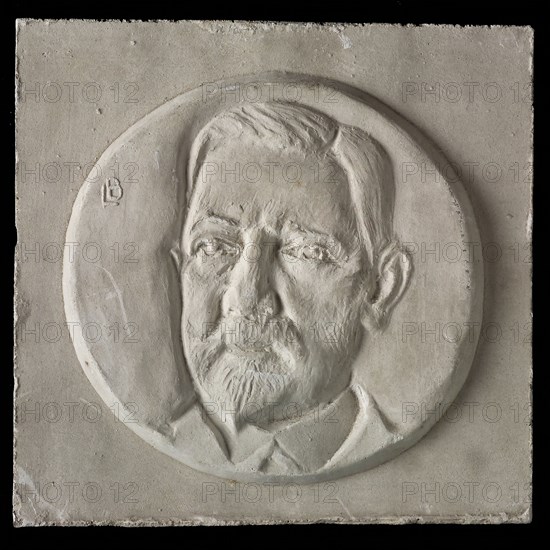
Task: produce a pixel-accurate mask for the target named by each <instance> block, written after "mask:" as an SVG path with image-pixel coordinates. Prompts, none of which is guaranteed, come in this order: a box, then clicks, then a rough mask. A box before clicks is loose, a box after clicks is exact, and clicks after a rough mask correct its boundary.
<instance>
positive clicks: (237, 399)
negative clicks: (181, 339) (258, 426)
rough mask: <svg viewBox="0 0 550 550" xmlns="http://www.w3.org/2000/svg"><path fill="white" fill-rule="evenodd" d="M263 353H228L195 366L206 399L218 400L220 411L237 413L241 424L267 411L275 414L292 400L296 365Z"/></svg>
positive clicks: (253, 419)
mask: <svg viewBox="0 0 550 550" xmlns="http://www.w3.org/2000/svg"><path fill="white" fill-rule="evenodd" d="M262 355H264V356H260V355H259V354H258V356H254V357H251V358H243V357H239V356H236V355H234V354H233V353H229V352H225V353H223V354H222V355H221V356H220V357H219V358H217V360H216V361H215V362H214V364H211V365H208V366H207V367H206V368H205V364H204V363H203V364H202V368H201V367H200V366H199V370H197V369H192V370H193V371H194V376H193V377H194V379H195V380H196V382H197V384H198V386H199V387H200V390H201V392H200V393H201V394H202V396H203V399H209V400H210V401H211V402H214V403H216V404H217V405H218V407H219V409H218V410H219V411H220V412H224V411H225V413H227V414H231V415H234V416H235V420H236V421H237V423H238V424H239V423H244V422H251V423H253V422H254V421H255V420H257V419H259V418H260V417H265V413H266V412H267V413H268V415H271V416H272V417H273V416H274V415H276V411H277V409H280V408H281V407H280V406H284V405H285V404H287V403H289V402H291V401H292V399H293V395H294V392H295V388H296V387H297V384H296V382H295V373H296V366H295V365H293V366H291V365H289V364H287V363H285V362H283V361H282V360H281V358H280V357H278V356H276V355H274V354H269V353H268V354H262ZM196 366H198V365H196ZM199 372H200V374H199Z"/></svg>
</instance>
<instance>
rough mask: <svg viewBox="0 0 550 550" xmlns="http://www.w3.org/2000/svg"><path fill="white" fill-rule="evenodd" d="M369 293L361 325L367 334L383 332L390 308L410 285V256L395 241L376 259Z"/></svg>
mask: <svg viewBox="0 0 550 550" xmlns="http://www.w3.org/2000/svg"><path fill="white" fill-rule="evenodd" d="M375 270H376V276H375V277H374V281H373V286H374V288H372V289H371V292H370V293H369V294H368V295H367V298H366V304H365V313H364V316H363V324H364V325H365V328H367V329H368V330H370V331H380V330H383V329H384V328H386V326H387V324H388V322H389V320H390V317H391V313H392V310H393V308H394V307H395V306H396V305H397V303H398V302H399V300H400V299H401V298H402V296H403V294H404V293H405V290H406V289H407V286H408V284H409V282H410V279H411V275H412V270H413V265H412V259H411V256H410V254H409V253H408V252H407V250H405V249H404V248H402V247H401V246H400V245H399V243H398V242H397V241H394V242H392V243H390V244H389V245H388V246H387V247H386V248H384V249H383V250H382V252H381V253H380V255H379V256H378V260H377V265H376V266H375Z"/></svg>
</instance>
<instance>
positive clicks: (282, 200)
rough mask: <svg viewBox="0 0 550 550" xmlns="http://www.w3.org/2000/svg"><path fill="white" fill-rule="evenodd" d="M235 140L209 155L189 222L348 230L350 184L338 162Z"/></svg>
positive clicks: (196, 185) (197, 180) (199, 177)
mask: <svg viewBox="0 0 550 550" xmlns="http://www.w3.org/2000/svg"><path fill="white" fill-rule="evenodd" d="M236 141H237V140H234V141H232V142H225V143H223V144H222V145H220V146H218V147H216V148H215V149H214V150H210V151H209V152H208V153H207V154H206V155H205V157H204V160H203V162H202V165H201V166H200V167H199V169H198V171H197V175H196V178H195V182H194V186H193V191H192V198H191V203H190V210H189V216H190V217H191V218H194V217H197V216H204V215H208V214H215V215H220V216H226V217H229V218H231V219H235V220H237V221H238V223H239V225H241V226H243V227H247V226H253V225H256V224H262V225H266V226H269V227H271V228H272V229H274V230H277V229H280V228H281V227H282V226H283V225H285V224H288V223H291V224H297V225H303V226H307V227H310V228H312V229H314V230H318V231H324V232H328V233H331V234H336V233H342V232H347V231H349V229H350V228H351V227H352V224H353V214H352V204H351V197H350V191H349V184H348V180H347V176H346V174H345V172H344V171H343V170H342V168H341V167H340V166H339V165H338V163H337V162H336V161H335V160H334V159H332V158H329V157H324V158H321V157H320V156H317V155H316V154H315V152H314V151H311V152H309V153H304V152H303V151H301V150H298V149H288V148H287V149H284V150H280V151H275V150H273V149H272V148H270V147H268V146H266V145H265V144H262V143H254V142H245V143H239V142H236Z"/></svg>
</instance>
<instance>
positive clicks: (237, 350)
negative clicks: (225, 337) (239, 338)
mask: <svg viewBox="0 0 550 550" xmlns="http://www.w3.org/2000/svg"><path fill="white" fill-rule="evenodd" d="M228 350H229V351H230V352H231V353H234V354H236V355H245V356H251V355H265V354H266V353H269V352H270V351H271V348H270V347H266V348H242V347H239V346H235V345H233V346H228Z"/></svg>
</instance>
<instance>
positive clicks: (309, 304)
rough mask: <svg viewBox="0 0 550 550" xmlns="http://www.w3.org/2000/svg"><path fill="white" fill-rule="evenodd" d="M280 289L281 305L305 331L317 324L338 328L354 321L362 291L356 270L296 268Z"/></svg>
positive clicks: (360, 278) (360, 280)
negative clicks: (282, 288)
mask: <svg viewBox="0 0 550 550" xmlns="http://www.w3.org/2000/svg"><path fill="white" fill-rule="evenodd" d="M350 271H352V272H351V273H350ZM283 287H284V290H283V296H281V298H282V300H283V303H285V305H286V306H287V309H288V310H289V311H291V312H292V314H293V317H294V318H295V321H296V322H298V324H300V325H301V326H304V325H305V328H306V329H310V328H311V327H312V326H314V325H315V324H316V323H317V324H322V325H323V326H325V325H326V326H330V325H333V326H338V327H341V326H345V325H349V324H350V323H355V322H356V321H357V317H358V314H359V311H360V303H361V299H360V296H361V289H362V288H363V283H362V277H361V274H360V272H359V271H358V270H357V271H354V270H346V271H344V270H343V268H336V267H328V268H327V267H317V268H315V269H313V268H310V267H303V266H302V267H298V266H296V267H294V268H293V273H292V277H291V278H289V279H287V280H286V281H285V284H284V285H283Z"/></svg>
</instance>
